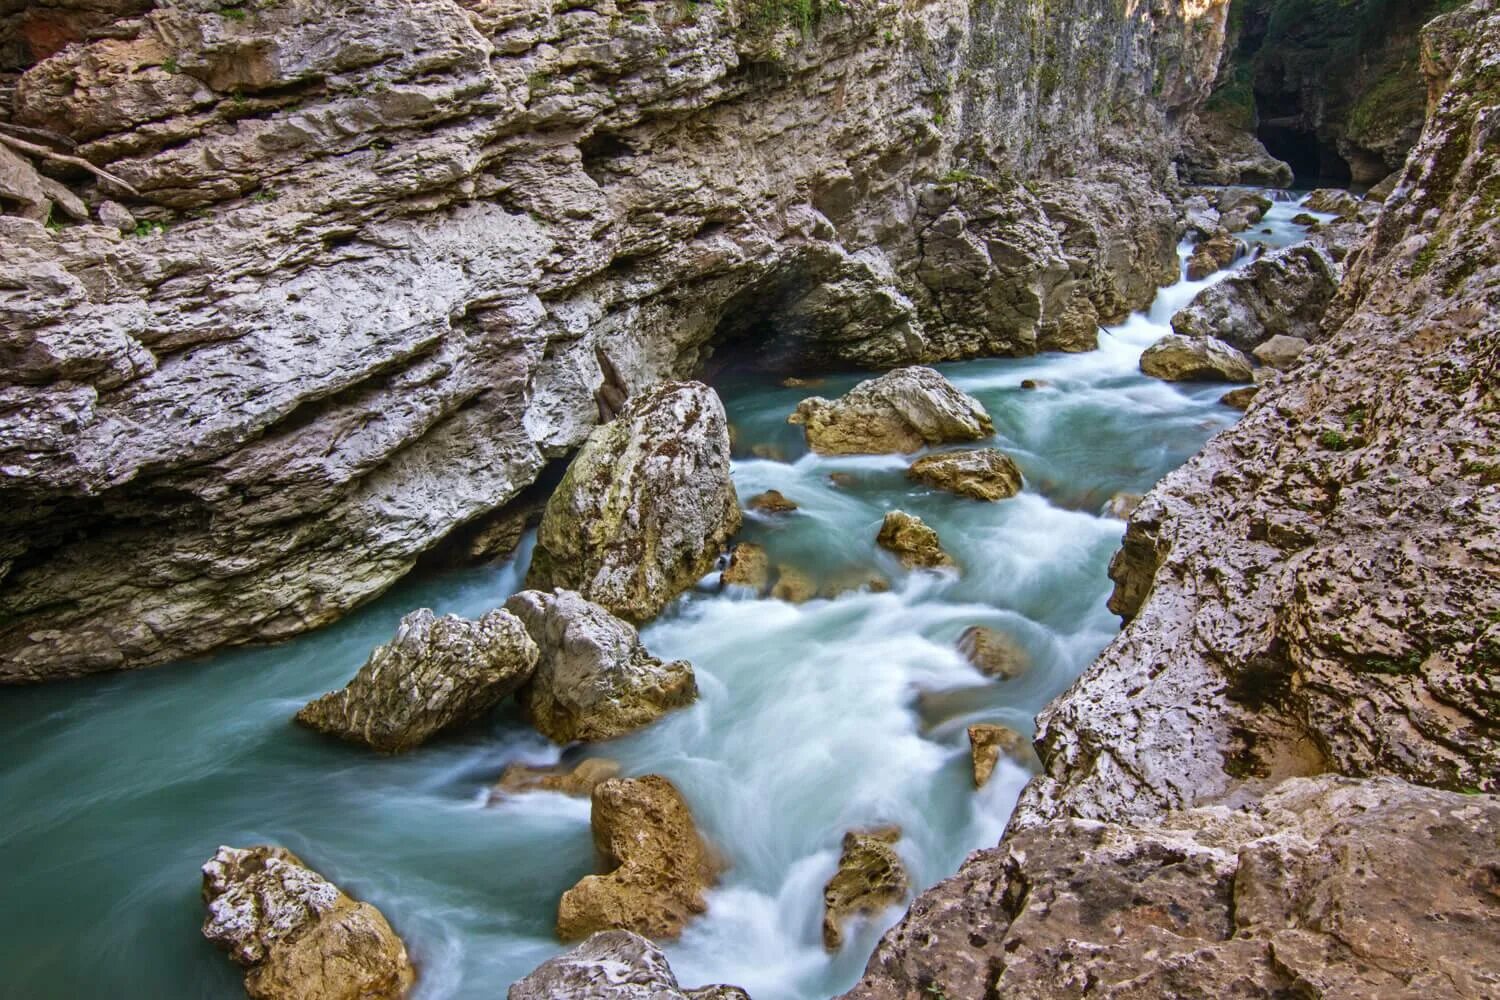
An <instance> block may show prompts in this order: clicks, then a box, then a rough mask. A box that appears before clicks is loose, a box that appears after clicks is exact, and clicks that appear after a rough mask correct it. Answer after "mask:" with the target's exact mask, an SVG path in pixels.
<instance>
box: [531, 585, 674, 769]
mask: <svg viewBox="0 0 1500 1000" xmlns="http://www.w3.org/2000/svg"><path fill="white" fill-rule="evenodd" d="M505 608H506V610H507V611H509V612H511V613H512V614H514V615H515V616H516V617H517V618H518V619H520V620H521V622H522V623H523V624H524V625H525V627H526V631H527V632H529V633H530V634H531V638H532V639H533V640H534V641H535V642H536V644H537V647H538V648H539V649H540V651H541V652H540V656H539V657H538V659H537V664H536V672H535V674H534V675H533V677H532V679H531V683H529V684H527V685H526V687H525V688H524V689H522V691H521V704H522V705H523V706H524V707H525V709H526V715H527V718H528V719H530V720H531V724H532V725H534V726H536V728H537V730H538V731H540V732H541V733H542V735H544V736H546V737H547V738H548V739H550V740H553V741H554V742H557V743H571V742H573V741H575V740H588V741H595V740H608V739H613V738H614V737H616V736H623V735H624V734H626V733H629V732H633V731H634V730H636V729H639V728H641V727H642V726H646V725H649V724H651V723H652V722H655V721H656V720H657V719H659V718H661V717H662V716H663V715H665V714H666V713H667V712H669V711H671V710H672V709H674V708H679V707H681V706H683V705H687V704H690V703H691V702H692V701H693V699H694V698H696V697H697V696H698V685H697V683H696V681H695V680H694V677H693V667H692V664H690V663H688V662H687V661H686V660H673V661H672V662H670V663H663V662H662V661H661V660H659V659H657V658H656V657H654V656H652V655H651V654H650V653H649V652H647V651H646V647H645V646H643V645H642V644H641V637H640V634H639V633H638V632H636V630H635V626H633V625H631V624H630V623H629V622H627V621H624V620H622V619H620V618H617V617H615V616H614V615H612V614H610V613H609V611H608V610H606V609H605V608H603V607H602V606H600V605H598V604H595V603H594V602H592V601H589V600H586V599H585V598H584V597H583V596H582V595H581V594H578V593H577V592H576V591H572V590H558V591H555V592H554V593H551V594H548V593H545V592H543V591H540V590H523V591H522V592H521V593H519V594H515V595H513V596H512V597H511V598H510V599H509V600H508V601H506V602H505Z"/></svg>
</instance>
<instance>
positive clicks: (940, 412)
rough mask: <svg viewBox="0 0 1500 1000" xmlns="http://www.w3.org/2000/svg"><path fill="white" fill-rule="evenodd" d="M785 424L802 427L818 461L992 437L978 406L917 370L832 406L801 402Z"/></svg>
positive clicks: (871, 383) (891, 375)
mask: <svg viewBox="0 0 1500 1000" xmlns="http://www.w3.org/2000/svg"><path fill="white" fill-rule="evenodd" d="M787 422H788V423H792V424H801V425H802V428H803V432H804V433H805V434H806V435H807V444H808V447H810V448H812V450H813V451H816V452H818V453H819V454H822V455H877V454H886V453H891V452H900V453H902V454H908V453H910V452H913V451H916V450H917V449H919V448H922V447H924V446H927V445H937V444H950V443H958V442H963V441H979V440H982V439H984V438H987V437H989V436H990V435H991V434H993V433H994V432H995V425H994V423H993V422H992V421H991V420H990V415H989V414H988V413H986V412H985V409H984V406H983V405H981V404H980V402H979V400H977V399H975V398H974V397H973V396H969V395H966V394H965V393H963V392H960V391H959V390H958V388H957V387H955V386H954V385H953V383H951V382H949V381H948V380H947V379H945V378H943V376H941V375H939V374H938V373H937V372H936V371H934V370H933V369H931V368H927V367H924V366H921V365H914V366H912V367H910V368H898V369H896V370H895V371H892V372H887V373H886V374H884V375H882V376H880V377H879V378H873V379H868V380H866V381H864V382H861V383H859V385H856V386H855V387H854V388H853V389H850V390H849V391H848V392H846V393H844V395H843V396H841V397H839V398H838V399H837V400H829V399H824V398H823V397H822V396H813V397H812V398H810V399H804V400H803V401H802V402H801V403H799V404H797V410H796V412H795V413H793V414H792V415H791V416H790V417H788V418H787Z"/></svg>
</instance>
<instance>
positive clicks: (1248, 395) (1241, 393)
mask: <svg viewBox="0 0 1500 1000" xmlns="http://www.w3.org/2000/svg"><path fill="white" fill-rule="evenodd" d="M1257 392H1260V386H1258V385H1242V386H1240V387H1239V388H1238V389H1230V390H1229V391H1228V392H1226V393H1224V395H1222V396H1220V397H1219V402H1220V403H1222V404H1223V405H1225V406H1231V407H1233V408H1234V409H1236V410H1248V409H1250V401H1251V400H1252V399H1254V398H1255V394H1256V393H1257Z"/></svg>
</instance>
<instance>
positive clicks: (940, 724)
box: [912, 684, 995, 739]
mask: <svg viewBox="0 0 1500 1000" xmlns="http://www.w3.org/2000/svg"><path fill="white" fill-rule="evenodd" d="M994 704H995V686H994V685H993V684H969V685H965V686H963V687H953V688H940V689H937V690H925V691H918V692H917V693H916V699H915V703H914V705H913V706H912V707H913V708H915V709H916V712H917V716H918V718H919V719H920V721H921V726H922V735H923V736H929V737H933V738H936V739H941V738H943V737H944V735H945V734H946V732H947V730H949V729H950V728H951V727H952V725H953V723H955V722H957V721H959V720H962V719H966V718H972V717H973V716H974V715H975V714H977V713H982V712H987V711H990V710H992V709H993V708H994Z"/></svg>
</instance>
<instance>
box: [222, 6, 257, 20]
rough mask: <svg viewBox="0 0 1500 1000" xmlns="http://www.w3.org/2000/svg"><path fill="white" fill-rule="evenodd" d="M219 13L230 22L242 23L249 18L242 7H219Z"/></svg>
mask: <svg viewBox="0 0 1500 1000" xmlns="http://www.w3.org/2000/svg"><path fill="white" fill-rule="evenodd" d="M219 13H220V14H221V15H222V16H224V17H227V18H229V20H231V21H243V20H245V18H247V17H249V16H250V12H249V11H247V10H246V9H245V8H243V7H220V8H219Z"/></svg>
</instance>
